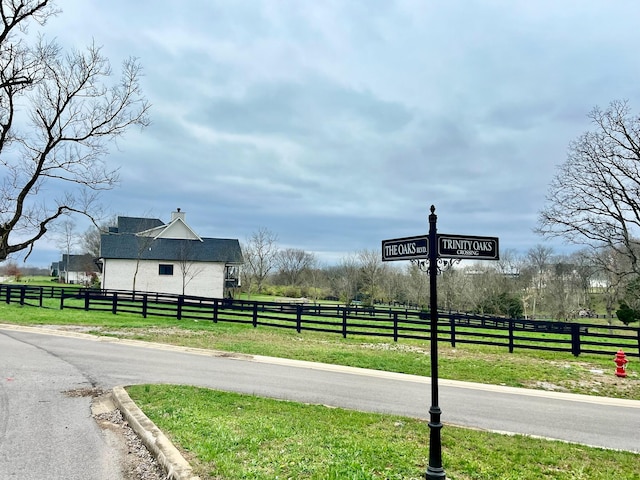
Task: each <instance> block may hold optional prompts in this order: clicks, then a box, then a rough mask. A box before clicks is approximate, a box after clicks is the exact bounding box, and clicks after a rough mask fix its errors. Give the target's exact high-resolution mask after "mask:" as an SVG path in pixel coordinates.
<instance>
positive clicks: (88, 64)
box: [0, 0, 149, 260]
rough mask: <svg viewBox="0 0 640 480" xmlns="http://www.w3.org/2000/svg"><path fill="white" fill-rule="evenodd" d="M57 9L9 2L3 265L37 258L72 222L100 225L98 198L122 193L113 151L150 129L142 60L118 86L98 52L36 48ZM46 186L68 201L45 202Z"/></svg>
mask: <svg viewBox="0 0 640 480" xmlns="http://www.w3.org/2000/svg"><path fill="white" fill-rule="evenodd" d="M51 3H52V2H50V1H45V0H41V1H34V0H3V1H2V2H0V4H1V6H0V18H1V21H2V23H1V24H0V168H1V169H2V181H1V184H0V260H3V259H5V258H6V257H7V255H9V254H11V253H14V252H18V251H21V250H25V249H28V250H29V252H30V251H31V249H32V248H33V244H34V243H35V242H36V241H37V240H39V239H40V238H42V236H43V235H44V234H45V233H46V232H47V230H48V229H49V228H50V225H52V224H53V223H54V222H55V221H56V219H58V218H59V217H60V216H61V215H63V214H65V215H66V214H69V213H77V214H81V215H85V216H88V217H90V218H91V217H92V208H95V206H96V199H97V192H100V191H102V190H106V189H111V188H113V187H114V186H115V185H117V183H118V169H117V167H113V166H110V165H109V163H108V161H107V160H106V159H105V156H106V155H107V153H108V145H109V143H110V142H113V141H114V140H116V139H117V138H118V137H120V136H122V135H123V134H124V133H125V132H126V131H127V130H128V129H129V128H130V127H132V126H134V125H137V126H141V127H144V126H147V125H148V124H149V117H148V113H149V104H148V102H147V100H146V99H145V98H144V96H143V94H142V91H141V89H140V85H139V80H140V77H141V76H142V69H141V66H140V64H139V62H138V61H137V60H136V59H134V58H130V59H127V60H125V61H124V63H123V65H122V73H121V76H120V79H119V80H117V81H114V79H113V72H112V69H111V65H110V63H109V60H108V59H107V58H106V57H104V56H103V55H102V54H101V49H100V47H98V46H96V45H90V46H89V47H87V48H86V50H84V51H78V50H73V51H70V52H66V53H64V52H63V51H62V50H61V48H60V47H59V46H58V45H56V44H55V43H54V42H45V41H44V40H43V39H42V38H38V40H37V41H36V42H35V43H34V44H28V43H27V42H28V40H29V39H28V37H27V35H26V32H27V27H28V26H29V24H30V23H33V22H35V23H37V24H39V25H44V23H46V21H47V19H48V18H50V17H51V16H52V15H56V14H57V13H58V11H57V10H55V9H54V7H53V6H52V5H51ZM45 186H46V188H47V190H48V191H49V192H50V191H59V192H62V193H61V194H60V195H59V196H58V198H53V199H52V198H47V199H46V200H47V201H46V202H45V199H44V198H43V197H42V192H43V188H44V187H45ZM16 238H17V240H16ZM27 256H28V253H27Z"/></svg>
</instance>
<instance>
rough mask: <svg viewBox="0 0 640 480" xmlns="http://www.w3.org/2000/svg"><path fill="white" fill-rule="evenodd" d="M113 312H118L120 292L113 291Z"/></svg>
mask: <svg viewBox="0 0 640 480" xmlns="http://www.w3.org/2000/svg"><path fill="white" fill-rule="evenodd" d="M111 313H113V314H114V315H115V314H116V313H118V292H113V297H111Z"/></svg>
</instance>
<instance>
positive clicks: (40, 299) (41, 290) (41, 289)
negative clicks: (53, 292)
mask: <svg viewBox="0 0 640 480" xmlns="http://www.w3.org/2000/svg"><path fill="white" fill-rule="evenodd" d="M43 291H44V288H42V287H40V298H39V301H38V304H39V305H40V307H41V308H42V296H43Z"/></svg>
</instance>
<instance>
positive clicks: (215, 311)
mask: <svg viewBox="0 0 640 480" xmlns="http://www.w3.org/2000/svg"><path fill="white" fill-rule="evenodd" d="M213 323H218V299H217V298H214V299H213Z"/></svg>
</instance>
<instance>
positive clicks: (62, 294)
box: [60, 288, 64, 310]
mask: <svg viewBox="0 0 640 480" xmlns="http://www.w3.org/2000/svg"><path fill="white" fill-rule="evenodd" d="M63 308H64V288H63V289H62V290H60V310H62V309H63Z"/></svg>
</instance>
